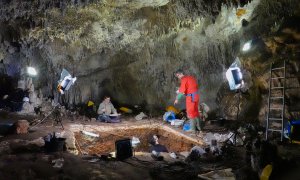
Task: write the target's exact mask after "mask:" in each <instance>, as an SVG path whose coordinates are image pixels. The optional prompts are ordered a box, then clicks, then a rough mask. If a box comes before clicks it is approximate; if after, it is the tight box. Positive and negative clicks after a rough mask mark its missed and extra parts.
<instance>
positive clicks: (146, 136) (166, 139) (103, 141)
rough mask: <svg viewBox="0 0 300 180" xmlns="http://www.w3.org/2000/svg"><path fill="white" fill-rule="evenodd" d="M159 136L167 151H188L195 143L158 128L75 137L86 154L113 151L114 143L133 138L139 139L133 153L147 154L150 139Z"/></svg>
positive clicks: (129, 129) (76, 134)
mask: <svg viewBox="0 0 300 180" xmlns="http://www.w3.org/2000/svg"><path fill="white" fill-rule="evenodd" d="M154 134H156V135H159V137H160V138H159V142H160V144H162V145H165V146H166V147H167V149H168V150H169V151H172V152H181V151H189V150H190V149H191V148H192V147H193V144H194V143H195V142H193V141H190V140H187V139H186V138H184V137H180V136H178V135H176V134H174V133H171V132H168V131H164V130H162V129H159V128H151V127H150V128H128V129H126V130H124V131H117V132H116V131H109V132H99V135H100V137H99V138H91V137H88V136H87V135H84V134H82V133H80V132H77V133H75V137H76V139H77V142H78V144H79V146H80V148H81V149H82V150H83V151H85V152H88V154H103V153H109V152H112V151H115V142H116V141H117V140H121V139H127V138H128V139H131V138H132V137H133V136H134V137H137V138H139V140H140V144H139V145H138V146H137V147H136V148H135V151H143V152H149V149H150V144H149V142H150V140H151V137H152V136H153V135H154Z"/></svg>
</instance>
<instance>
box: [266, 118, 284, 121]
mask: <svg viewBox="0 0 300 180" xmlns="http://www.w3.org/2000/svg"><path fill="white" fill-rule="evenodd" d="M269 120H273V121H281V120H283V118H269Z"/></svg>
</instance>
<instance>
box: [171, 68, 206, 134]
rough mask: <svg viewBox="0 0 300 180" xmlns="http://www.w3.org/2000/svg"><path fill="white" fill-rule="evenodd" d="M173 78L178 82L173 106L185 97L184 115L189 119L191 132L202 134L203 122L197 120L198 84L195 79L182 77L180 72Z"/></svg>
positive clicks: (182, 74) (187, 76)
mask: <svg viewBox="0 0 300 180" xmlns="http://www.w3.org/2000/svg"><path fill="white" fill-rule="evenodd" d="M175 76H176V77H177V78H178V79H179V80H180V88H179V92H178V94H177V96H176V99H175V101H174V104H177V103H178V101H179V100H180V99H181V98H182V97H183V96H186V100H185V101H186V113H187V116H188V118H189V119H190V125H191V131H193V132H194V133H195V134H197V131H199V132H200V133H202V130H203V127H204V122H203V121H202V120H201V121H200V118H199V110H198V104H199V99H200V97H199V94H198V83H197V80H196V79H195V77H193V76H189V75H184V72H183V71H182V70H177V71H176V72H175Z"/></svg>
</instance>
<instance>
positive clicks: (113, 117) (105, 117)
mask: <svg viewBox="0 0 300 180" xmlns="http://www.w3.org/2000/svg"><path fill="white" fill-rule="evenodd" d="M97 113H98V115H99V116H98V118H97V120H98V121H101V122H107V123H118V122H120V114H118V113H117V110H116V109H115V107H114V105H113V104H112V103H111V102H110V97H109V96H105V97H104V99H103V101H102V103H100V105H99V108H98V110H97Z"/></svg>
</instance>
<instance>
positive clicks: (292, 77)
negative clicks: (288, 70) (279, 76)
mask: <svg viewBox="0 0 300 180" xmlns="http://www.w3.org/2000/svg"><path fill="white" fill-rule="evenodd" d="M285 78H286V79H296V78H300V77H298V76H290V77H285Z"/></svg>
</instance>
